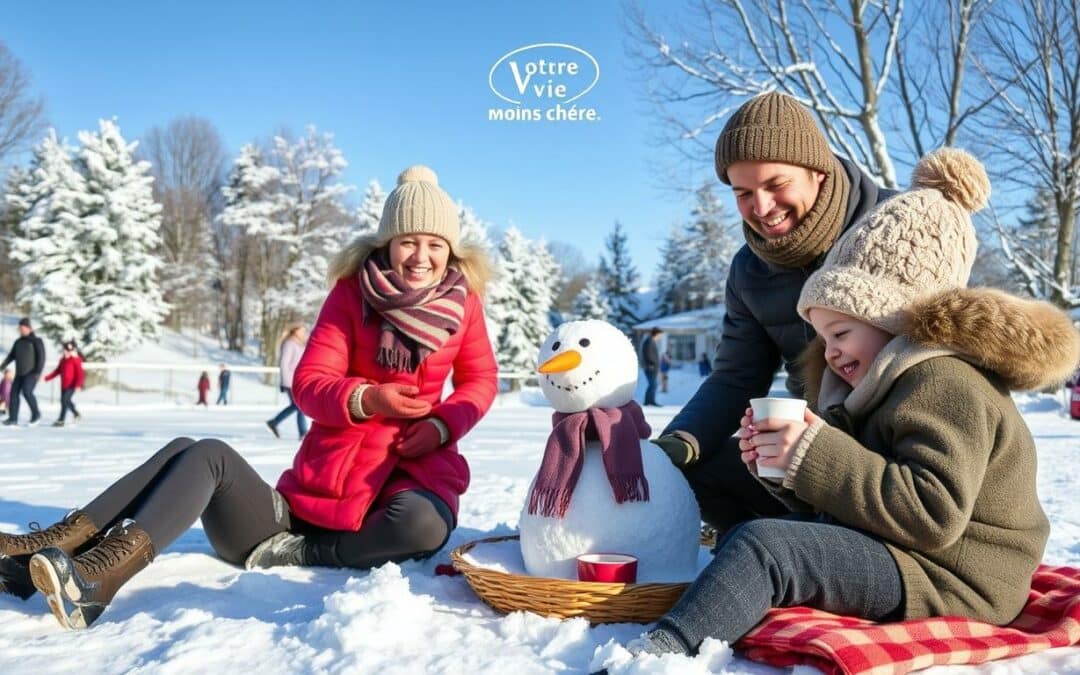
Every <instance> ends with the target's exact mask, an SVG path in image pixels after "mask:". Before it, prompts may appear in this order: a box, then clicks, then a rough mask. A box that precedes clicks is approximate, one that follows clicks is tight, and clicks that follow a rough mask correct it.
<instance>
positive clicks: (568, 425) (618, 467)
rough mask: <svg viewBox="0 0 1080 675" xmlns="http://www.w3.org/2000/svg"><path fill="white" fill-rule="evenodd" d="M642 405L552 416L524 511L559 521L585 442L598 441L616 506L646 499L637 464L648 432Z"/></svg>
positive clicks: (578, 472) (644, 482)
mask: <svg viewBox="0 0 1080 675" xmlns="http://www.w3.org/2000/svg"><path fill="white" fill-rule="evenodd" d="M651 431H652V430H651V429H650V428H649V424H648V423H647V422H646V421H645V416H644V415H643V414H642V413H641V407H640V406H638V404H637V403H636V402H634V401H630V402H629V403H627V404H626V405H624V406H620V407H618V408H589V409H588V410H586V411H585V412H576V413H560V412H557V413H555V414H554V415H553V416H552V430H551V435H550V436H548V440H547V447H546V448H545V449H544V459H543V461H542V462H541V463H540V471H539V472H538V473H537V474H536V483H535V484H534V485H533V490H532V494H530V495H529V513H534V514H535V513H537V512H539V513H540V515H543V516H546V517H548V518H551V517H558V518H562V517H563V516H564V515H566V509H567V507H568V506H570V497H571V496H572V495H573V494H574V486H575V485H577V480H578V477H579V476H580V475H581V467H582V464H583V463H584V461H585V443H586V442H587V441H590V440H599V441H600V452H601V456H602V457H603V460H604V469H605V470H606V471H607V476H608V482H609V483H611V491H612V492H613V493H614V495H615V501H616V502H617V503H619V504H622V503H623V502H627V501H635V502H647V501H649V481H648V480H647V479H646V478H645V468H644V467H643V465H642V462H641V442H640V441H641V439H644V438H648V437H649V434H650V433H651Z"/></svg>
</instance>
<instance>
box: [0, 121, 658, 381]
mask: <svg viewBox="0 0 1080 675" xmlns="http://www.w3.org/2000/svg"><path fill="white" fill-rule="evenodd" d="M78 141H79V143H78V144H77V145H70V144H68V143H66V142H65V141H63V140H61V139H59V138H58V137H57V135H56V133H55V132H53V131H49V132H48V133H47V134H46V135H45V138H44V139H43V140H42V141H41V142H40V143H39V144H38V145H37V146H36V147H34V149H33V153H32V157H31V159H30V162H29V164H28V165H27V166H25V167H20V166H16V167H14V168H13V169H11V170H10V171H9V173H8V175H7V178H6V181H5V185H4V198H3V204H2V206H0V228H2V232H3V235H4V236H3V241H4V243H5V246H6V247H7V250H8V253H7V255H8V257H9V260H10V261H11V262H12V263H14V264H12V265H9V266H6V268H5V270H6V273H7V274H9V275H13V276H14V277H15V278H16V280H17V282H16V283H14V284H12V286H11V288H12V291H11V297H8V298H6V300H7V301H12V302H15V303H17V304H18V305H21V306H22V308H24V309H25V311H27V312H28V313H29V314H31V315H32V316H33V317H34V318H35V322H36V323H37V324H38V326H39V327H40V330H41V331H42V332H43V333H44V334H45V335H47V336H48V337H50V338H51V339H53V340H57V341H62V340H67V339H75V340H76V341H78V343H79V344H80V345H81V348H82V350H83V352H84V354H85V355H86V356H87V357H88V358H91V359H98V358H108V357H110V356H112V355H115V354H117V353H120V352H123V351H125V350H128V349H131V348H132V347H134V346H136V345H138V344H139V343H140V342H142V341H144V340H148V339H154V338H156V337H157V336H158V335H159V333H160V327H161V325H163V324H164V325H169V326H170V327H172V328H173V329H176V330H185V329H187V330H193V331H200V332H203V331H209V332H212V333H214V334H216V335H217V336H218V337H219V339H220V340H221V342H222V344H223V346H225V347H227V348H229V349H233V350H242V349H243V348H244V346H245V345H247V344H249V342H254V343H255V344H257V345H259V350H260V353H261V354H262V356H263V357H264V360H265V361H266V362H267V363H273V362H274V360H275V358H276V353H275V351H276V350H275V347H276V344H277V341H278V337H279V335H280V333H281V331H282V329H283V327H284V326H285V325H287V324H288V323H290V322H292V321H304V322H307V323H311V322H312V321H313V320H314V318H315V315H316V313H317V312H318V309H319V307H320V305H321V303H322V300H323V298H324V297H325V294H326V272H327V269H328V266H329V262H330V260H331V258H332V257H333V255H334V254H335V253H336V252H337V251H338V250H340V248H341V246H342V244H343V242H346V241H349V240H351V239H352V238H355V237H357V236H360V235H363V234H366V233H370V232H372V231H374V230H375V229H376V228H377V227H378V221H379V217H380V215H381V213H382V208H383V204H384V202H385V200H386V192H385V190H383V188H382V187H381V185H380V184H379V183H378V181H376V180H372V181H371V182H370V183H369V184H368V185H367V187H366V189H365V190H364V193H363V195H362V197H361V198H360V203H359V205H358V206H356V207H355V208H354V207H352V206H350V205H349V197H350V195H351V194H352V193H354V192H355V190H354V188H353V187H352V186H350V185H347V184H345V183H344V182H343V181H342V178H341V176H342V173H343V171H344V169H345V167H346V160H345V158H344V157H343V155H342V153H341V152H340V150H338V149H337V148H336V147H335V146H334V144H333V139H332V137H331V136H330V135H329V134H325V133H320V132H318V131H317V130H315V129H314V128H309V129H308V130H307V131H306V133H305V134H304V135H303V136H300V137H292V136H290V135H289V134H287V133H281V134H278V135H275V136H273V137H272V138H271V139H269V141H268V142H265V143H248V144H245V145H244V146H243V147H241V148H240V151H239V153H238V155H237V157H236V158H235V159H234V160H233V161H232V162H231V166H228V168H227V169H226V164H227V162H226V159H225V153H224V151H223V143H222V141H221V139H220V136H219V135H218V133H217V131H216V130H215V129H214V127H213V125H212V124H210V123H209V122H208V121H206V120H203V119H199V118H180V119H177V120H174V121H173V122H172V123H170V124H169V125H167V126H166V127H165V128H154V129H151V130H150V131H149V132H148V133H147V134H146V136H145V138H144V140H143V142H142V143H136V142H129V141H126V140H125V139H124V138H123V136H122V135H121V131H120V128H119V126H118V124H117V123H116V122H115V121H113V120H102V121H101V122H100V124H99V129H98V130H97V131H95V132H81V133H79V134H78ZM459 208H460V218H461V223H462V230H463V237H464V238H465V239H467V240H471V241H474V242H476V243H478V244H480V245H482V246H484V247H485V248H487V249H488V251H489V252H490V254H491V256H492V258H493V260H494V262H495V267H496V270H497V275H496V279H495V281H493V282H492V285H491V287H490V288H489V289H488V293H487V313H488V318H489V322H490V327H491V330H490V332H491V336H492V341H493V343H494V345H495V347H496V350H497V353H498V357H499V363H500V366H501V367H502V368H504V369H507V370H514V371H522V370H531V369H532V368H533V366H534V363H533V361H534V359H535V354H536V350H537V348H538V346H539V345H540V343H541V341H542V340H543V338H544V337H545V336H546V335H547V333H548V332H549V331H550V329H551V327H552V325H554V323H556V322H558V321H560V320H565V319H569V318H609V319H611V320H613V321H615V322H616V323H617V324H618V325H620V326H621V327H623V328H624V329H625V330H627V331H629V330H630V326H632V325H633V324H634V323H635V322H636V321H638V320H640V319H641V318H642V317H639V316H638V315H637V314H636V313H635V307H636V304H635V303H636V294H637V292H638V290H639V289H638V288H637V283H638V277H637V273H636V271H635V269H634V266H633V264H632V262H631V261H630V258H629V252H628V249H627V248H626V235H625V233H624V232H623V230H622V229H621V226H619V225H618V224H616V227H615V231H614V232H613V234H612V235H611V237H610V238H609V241H608V244H609V248H610V249H611V252H610V255H609V256H608V257H607V258H604V259H601V260H600V262H599V269H593V268H592V267H589V266H586V265H583V263H582V261H581V260H580V258H581V256H580V254H578V253H577V252H576V251H575V250H573V249H572V247H568V246H567V245H565V244H562V245H556V246H552V247H550V248H549V244H548V243H547V242H545V241H543V240H536V241H532V240H529V239H527V238H526V237H525V236H524V235H523V234H522V233H521V232H520V231H519V230H517V229H516V228H514V227H509V228H508V229H506V231H505V232H503V233H502V234H501V236H500V237H498V241H497V242H492V241H491V239H490V237H491V227H490V226H489V225H488V224H487V223H485V222H484V221H483V220H482V219H481V218H480V217H478V216H477V214H476V213H475V212H474V211H473V209H471V208H470V207H468V206H466V205H464V204H460V205H459ZM552 250H554V251H557V252H559V254H560V257H561V258H562V259H563V260H565V261H566V262H567V269H564V268H563V266H562V265H561V264H560V262H559V261H557V260H556V255H555V254H554V253H552ZM568 289H572V290H571V293H572V294H568V293H567V292H568Z"/></svg>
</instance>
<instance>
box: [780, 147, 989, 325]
mask: <svg viewBox="0 0 1080 675" xmlns="http://www.w3.org/2000/svg"><path fill="white" fill-rule="evenodd" d="M989 197H990V180H989V178H987V176H986V170H985V169H984V168H983V165H982V164H980V163H979V161H978V160H977V159H975V158H974V157H972V156H971V155H969V154H968V153H966V152H964V151H963V150H957V149H954V148H941V149H940V150H936V151H934V152H932V153H930V154H929V155H927V156H926V157H924V158H922V159H921V160H919V163H918V164H916V165H915V170H914V172H913V174H912V184H911V189H910V190H909V191H907V192H904V193H901V194H899V195H897V196H895V197H892V198H891V199H888V200H886V201H885V202H883V203H881V204H879V205H878V206H877V207H876V208H875V209H874V210H873V211H871V212H870V213H868V214H866V215H865V216H863V217H862V218H861V219H860V220H859V222H857V223H855V224H854V225H853V226H852V227H851V228H850V229H848V231H847V232H845V233H844V234H843V235H842V236H841V237H840V238H839V239H838V240H837V242H836V244H835V245H834V246H833V247H832V250H830V251H829V254H828V255H827V256H826V258H825V263H824V264H823V265H822V267H821V269H819V270H818V271H816V272H814V274H812V275H811V276H810V278H809V279H807V281H806V283H805V284H804V285H803V289H802V293H801V294H800V296H799V304H798V311H799V316H801V317H802V318H803V319H806V320H807V321H809V310H810V309H812V308H814V307H824V308H827V309H831V310H834V311H837V312H840V313H842V314H847V315H848V316H853V317H855V318H857V319H861V320H863V321H866V322H867V323H870V324H872V325H875V326H877V327H878V328H881V329H883V330H885V331H888V332H890V333H893V334H897V333H899V332H900V327H901V325H902V319H903V311H904V308H905V307H907V306H908V305H910V304H911V303H912V302H913V301H915V300H917V299H919V298H922V297H925V296H927V295H930V294H932V293H935V292H937V291H941V290H945V289H948V288H957V287H963V286H966V285H967V281H968V277H969V276H970V275H971V266H972V264H974V262H975V251H976V248H977V241H976V238H975V228H974V227H973V226H972V224H971V214H972V213H974V212H975V211H978V210H979V209H981V208H983V207H984V206H985V205H986V202H987V200H988V199H989Z"/></svg>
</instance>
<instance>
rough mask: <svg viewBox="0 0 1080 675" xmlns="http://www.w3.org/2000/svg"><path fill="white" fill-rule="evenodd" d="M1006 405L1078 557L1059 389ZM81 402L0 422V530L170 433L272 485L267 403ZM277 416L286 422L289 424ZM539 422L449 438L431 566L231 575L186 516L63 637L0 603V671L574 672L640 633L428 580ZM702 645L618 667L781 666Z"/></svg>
mask: <svg viewBox="0 0 1080 675" xmlns="http://www.w3.org/2000/svg"><path fill="white" fill-rule="evenodd" d="M177 356H178V355H177V354H176V353H173V357H177ZM672 379H673V387H672V393H671V394H669V395H667V396H664V395H661V396H660V400H661V401H662V402H665V403H667V404H668V405H667V406H665V407H663V408H652V409H648V410H647V411H646V413H647V417H648V419H649V421H650V423H651V424H652V425H653V427H654V429H659V428H661V427H662V426H663V425H664V424H665V423H666V422H667V421H668V420H670V419H671V417H672V415H674V414H675V412H676V411H677V409H678V407H677V406H678V404H679V403H681V402H682V401H685V400H686V399H687V398H688V397H689V395H690V393H691V392H692V391H693V389H694V388H695V387H696V385H697V382H698V378H697V376H696V368H693V369H691V368H687V369H685V370H681V371H680V370H677V371H674V372H673V377H672ZM83 398H84V399H85V400H87V401H89V400H90V399H91V398H92V397H90V396H85V397H83ZM106 400H108V398H107V397H106ZM1018 402H1019V403H1020V405H1021V408H1022V410H1023V411H1024V414H1025V418H1026V419H1027V421H1028V424H1029V425H1030V426H1031V428H1032V430H1033V432H1034V433H1035V437H1036V441H1037V443H1038V447H1039V453H1040V468H1039V471H1040V474H1039V478H1040V491H1041V495H1042V499H1043V503H1044V505H1045V507H1046V510H1047V513H1048V514H1049V516H1050V520H1051V522H1052V524H1053V526H1052V531H1051V537H1050V544H1049V547H1048V549H1047V553H1046V559H1047V560H1048V561H1050V562H1053V563H1064V564H1072V565H1080V543H1077V542H1080V508H1077V502H1076V497H1075V494H1076V488H1077V486H1078V485H1080V462H1078V461H1077V460H1078V458H1080V422H1073V421H1070V420H1069V419H1068V418H1067V416H1066V415H1065V414H1064V411H1063V408H1062V401H1061V398H1060V397H1057V398H1055V397H1052V396H1045V395H1038V396H1023V397H1019V398H1018ZM83 407H84V411H83V414H84V422H83V423H82V424H81V425H79V426H77V427H67V428H60V429H55V428H49V427H37V428H19V429H7V430H4V432H3V433H0V529H3V530H5V531H25V530H26V528H27V526H28V523H29V522H30V521H38V522H40V523H42V524H47V523H50V522H52V521H54V520H56V519H58V518H60V517H62V516H63V515H64V513H65V512H66V511H67V510H68V509H69V508H71V507H73V506H77V505H79V504H83V503H85V502H87V501H88V500H89V499H90V498H91V497H93V496H94V495H95V494H96V493H97V492H98V491H100V490H101V489H102V488H104V487H105V486H106V485H107V484H108V483H109V482H110V481H111V480H113V479H115V478H116V477H118V476H119V475H121V474H122V473H123V472H124V471H126V470H127V469H129V468H131V467H133V466H134V465H136V464H137V463H139V462H140V461H141V460H142V459H143V458H145V457H146V456H147V455H149V454H150V453H151V452H153V451H154V450H156V449H157V448H159V447H160V446H162V445H164V444H165V443H166V442H167V441H168V440H169V439H171V438H172V437H174V436H178V435H187V436H194V437H199V436H215V437H219V438H223V439H225V440H226V441H228V442H229V443H231V444H232V445H233V446H235V447H236V448H238V449H240V450H241V452H242V453H243V454H244V455H245V456H246V457H247V458H248V460H250V461H251V463H252V464H253V465H254V466H255V468H256V469H257V470H258V471H259V472H260V474H261V475H262V476H263V477H264V478H265V479H266V480H268V481H271V482H273V481H275V480H276V478H277V476H278V474H279V473H280V472H281V470H282V469H283V468H284V467H285V466H287V465H288V463H289V462H290V460H291V458H292V454H293V452H294V451H295V449H296V445H297V444H296V441H295V438H284V439H282V440H275V439H274V438H272V437H270V435H269V434H268V433H267V431H266V429H265V427H263V421H264V420H265V419H267V418H268V417H269V416H270V415H271V414H272V413H273V412H274V410H275V408H274V407H272V406H270V405H265V406H255V405H251V406H230V407H229V408H220V407H219V408H215V407H211V408H210V409H209V410H204V409H193V408H192V407H191V406H190V403H187V404H184V405H175V404H174V405H170V406H164V405H163V406H158V407H156V408H155V407H146V406H139V405H132V406H123V407H116V406H112V405H106V404H104V403H87V404H85V405H84V406H83ZM55 412H56V405H55V404H49V403H46V404H45V414H46V416H47V417H46V418H47V419H49V417H48V416H49V415H52V414H55ZM25 414H26V413H24V420H25ZM284 428H287V429H288V431H289V432H292V429H293V427H292V426H290V425H289V424H288V423H286V425H283V429H284ZM549 428H550V409H549V408H547V407H546V406H544V402H543V398H542V396H540V394H539V392H538V391H535V390H526V391H525V392H522V393H520V394H504V395H502V397H501V398H500V400H499V401H498V402H497V403H496V406H495V407H494V408H493V409H492V411H491V413H490V414H489V415H488V416H487V417H486V418H485V419H484V420H483V421H482V422H481V424H480V425H479V426H478V427H477V429H476V430H475V431H474V432H473V433H472V434H470V435H469V436H468V438H466V439H465V441H464V442H463V443H462V451H463V453H464V454H465V456H466V457H468V458H469V461H470V463H471V466H472V471H473V482H472V487H471V488H470V489H469V491H468V493H467V494H466V495H465V496H464V498H463V499H462V502H461V517H460V527H459V528H458V530H457V531H456V532H455V533H454V535H453V537H452V538H451V540H450V543H449V544H448V546H447V548H446V549H445V550H444V551H443V552H441V553H440V554H439V555H437V556H436V557H435V558H434V559H432V560H430V561H427V562H423V563H406V564H403V565H401V566H397V565H387V566H385V567H383V568H380V569H377V570H375V571H373V572H370V573H360V572H355V571H348V570H330V569H295V568H292V569H289V568H282V569H275V570H271V571H259V572H245V571H242V570H240V569H237V568H235V567H232V566H230V565H227V564H225V563H223V562H221V561H220V560H218V559H216V558H215V557H214V556H213V552H212V550H211V548H210V546H209V544H208V542H207V540H206V538H205V536H204V535H203V532H202V530H201V529H200V526H199V525H196V526H195V527H194V528H192V529H191V530H189V531H188V533H187V534H185V535H184V536H183V537H181V538H180V540H179V541H177V542H176V543H175V544H174V545H173V546H171V547H170V548H168V549H167V550H166V551H164V552H163V554H162V555H161V556H160V557H159V558H158V559H157V561H156V562H155V563H154V564H153V565H152V566H151V567H150V568H149V569H148V570H146V571H145V572H143V573H141V574H140V575H138V576H137V577H136V578H135V579H134V580H133V581H132V582H131V583H129V584H128V585H127V586H125V587H124V588H123V589H122V590H121V592H120V594H119V595H118V596H117V598H116V600H115V601H114V602H113V604H112V606H111V607H110V608H109V609H108V611H107V612H106V613H105V614H104V615H103V616H102V618H101V619H100V620H99V622H98V624H97V625H95V626H94V627H93V628H92V629H91V630H89V631H84V632H78V633H69V632H64V631H62V630H61V629H60V628H59V626H58V625H57V623H56V621H55V619H53V617H52V615H51V614H50V613H49V612H48V610H47V608H46V605H45V602H44V601H43V600H42V599H41V598H40V597H34V598H31V600H29V601H28V602H26V603H23V602H20V601H18V600H16V599H14V598H12V597H10V596H4V597H0V626H2V627H3V629H2V630H0V673H35V675H44V674H45V673H58V672H73V671H81V672H93V673H127V672H139V673H143V672H153V673H179V672H183V673H195V672H198V673H203V672H258V673H260V675H270V674H271V673H297V672H300V673H304V672H313V673H314V672H318V673H322V672H326V673H423V672H437V673H504V672H514V673H516V674H517V675H526V674H528V673H548V672H569V673H579V672H587V671H588V670H589V668H590V666H591V665H592V664H593V663H594V656H595V654H596V653H597V651H598V650H600V651H601V652H602V653H603V654H610V653H613V652H615V650H614V648H613V647H611V646H610V645H608V643H609V641H611V640H612V639H615V640H617V641H619V642H625V641H627V640H629V639H631V638H632V637H634V636H636V635H637V634H638V633H639V632H640V631H641V627H639V626H630V625H617V626H599V627H596V628H590V627H589V625H588V624H587V622H585V621H584V620H580V619H579V620H571V621H557V620H553V619H545V618H541V617H538V616H535V615H528V614H522V613H518V614H513V615H510V616H501V615H499V614H497V613H496V612H494V611H492V610H491V609H489V608H488V607H487V606H486V605H484V604H483V603H482V602H480V601H479V600H478V599H477V598H476V596H475V595H474V594H473V592H472V590H471V589H470V588H469V586H468V584H467V583H466V582H465V580H464V578H462V577H446V576H436V575H435V574H434V569H435V566H436V565H437V564H440V563H445V562H447V561H448V559H449V550H450V549H451V548H452V547H454V546H457V545H459V544H461V543H464V542H466V541H468V540H471V539H474V538H477V537H480V536H490V535H498V534H507V533H511V532H512V531H513V530H514V526H515V523H516V522H517V518H518V513H519V511H520V509H521V505H522V503H523V500H524V498H525V491H526V488H527V485H528V482H529V480H530V479H531V477H532V474H533V472H534V471H535V469H536V467H537V465H538V463H539V459H540V455H541V452H542V449H543V447H544V440H545V438H546V436H547V433H548V430H549ZM292 433H295V432H292ZM286 435H287V436H288V435H291V434H289V433H287V434H286ZM605 645H607V646H605ZM706 651H707V653H706V654H703V655H702V656H699V657H698V658H697V659H686V658H682V657H666V658H665V659H664V660H663V661H657V660H655V659H653V660H651V661H640V662H638V663H636V664H634V665H633V666H632V667H631V669H630V670H626V671H622V672H642V673H644V672H650V673H659V672H666V673H680V674H682V673H695V672H740V673H778V672H782V671H780V670H777V669H773V668H768V667H765V666H762V665H759V664H754V663H751V662H749V661H746V660H744V659H741V658H739V657H737V656H734V655H732V654H731V652H730V651H729V650H728V649H727V648H726V646H723V645H719V644H713V645H710V646H709V648H708V650H706ZM799 670H801V671H802V672H816V671H812V670H809V669H799ZM961 671H965V672H966V671H971V672H976V671H977V672H983V673H1050V672H1057V673H1067V672H1080V648H1072V649H1062V650H1055V651H1054V652H1047V653H1044V654H1041V655H1034V656H1030V657H1025V658H1022V659H1017V660H1014V661H1010V662H999V663H995V664H989V665H987V666H984V667H982V668H978V669H960V668H951V669H937V670H936V671H933V672H937V673H944V672H957V673H959V672H961Z"/></svg>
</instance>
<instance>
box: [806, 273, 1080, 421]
mask: <svg viewBox="0 0 1080 675" xmlns="http://www.w3.org/2000/svg"><path fill="white" fill-rule="evenodd" d="M900 334H901V335H904V336H906V337H907V338H909V339H910V340H911V341H912V342H913V343H915V344H917V345H920V346H922V347H927V348H944V349H948V350H951V351H953V352H956V353H957V355H959V356H960V357H961V358H963V359H964V360H965V361H968V362H969V363H972V364H974V365H976V366H978V367H980V368H984V369H986V370H989V371H992V372H994V373H996V374H997V375H999V376H1000V377H1001V378H1002V380H1003V381H1004V382H1005V384H1006V385H1007V386H1008V387H1009V388H1010V389H1012V390H1017V391H1024V390H1030V389H1042V388H1045V387H1049V386H1052V385H1055V384H1060V383H1061V382H1064V381H1065V380H1066V379H1067V378H1068V377H1069V376H1070V375H1071V374H1072V373H1073V371H1074V370H1075V368H1076V366H1077V363H1078V362H1080V332H1078V331H1077V330H1076V328H1075V327H1074V326H1073V325H1072V321H1071V320H1070V319H1069V317H1068V315H1066V314H1065V313H1064V312H1062V311H1061V310H1060V309H1058V308H1057V307H1055V306H1053V305H1051V304H1050V303H1047V302H1042V301H1038V300H1025V299H1022V298H1018V297H1016V296H1013V295H1010V294H1008V293H1005V292H1003V291H999V290H996V289H991V288H958V289H950V290H947V291H941V292H939V293H935V294H933V295H931V296H928V297H926V298H924V299H921V300H916V301H915V302H913V303H912V304H911V305H909V306H908V307H907V308H906V310H905V318H904V320H903V322H902V327H901V331H900ZM799 366H800V370H801V372H802V373H803V375H804V377H805V381H806V397H807V399H808V400H810V401H811V404H816V403H817V400H818V397H819V394H820V392H821V383H822V378H823V375H824V371H825V369H826V367H827V364H826V361H825V345H824V341H823V340H821V338H820V337H818V338H815V339H814V341H813V342H811V343H810V345H809V346H808V347H807V349H806V351H805V352H804V353H803V355H802V357H801V358H800V363H799Z"/></svg>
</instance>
